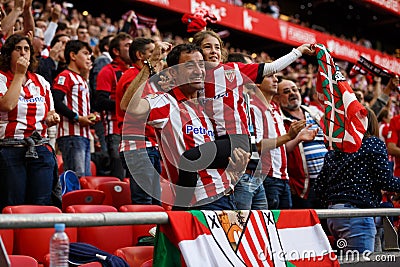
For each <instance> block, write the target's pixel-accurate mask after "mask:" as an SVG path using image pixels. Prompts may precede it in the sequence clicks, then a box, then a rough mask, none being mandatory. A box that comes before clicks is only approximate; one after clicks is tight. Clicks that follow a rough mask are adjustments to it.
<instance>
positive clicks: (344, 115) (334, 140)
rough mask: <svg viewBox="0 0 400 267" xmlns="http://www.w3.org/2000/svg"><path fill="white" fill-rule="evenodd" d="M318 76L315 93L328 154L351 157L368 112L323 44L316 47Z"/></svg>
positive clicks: (365, 122) (364, 129)
mask: <svg viewBox="0 0 400 267" xmlns="http://www.w3.org/2000/svg"><path fill="white" fill-rule="evenodd" d="M315 50H316V54H317V60H318V75H317V85H316V90H317V94H318V98H319V99H320V100H322V103H323V104H324V110H325V117H324V123H323V127H322V128H324V135H325V138H324V139H325V145H326V147H327V149H328V150H339V151H342V152H346V153H354V152H356V151H357V150H358V149H359V148H360V147H361V143H362V139H363V137H364V134H365V132H366V131H367V126H368V119H367V114H368V112H367V110H366V109H365V108H364V106H363V105H362V104H361V103H360V102H358V100H357V98H356V96H355V94H354V92H353V90H352V89H351V87H350V85H349V83H348V82H347V80H346V79H345V77H344V76H343V75H342V73H341V72H340V71H339V67H338V66H336V65H335V63H334V62H333V59H332V57H331V55H330V53H329V51H328V50H327V49H326V47H325V46H324V45H322V44H316V45H315Z"/></svg>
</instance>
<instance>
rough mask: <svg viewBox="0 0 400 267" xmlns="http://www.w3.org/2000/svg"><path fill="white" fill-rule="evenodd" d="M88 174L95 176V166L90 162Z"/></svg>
mask: <svg viewBox="0 0 400 267" xmlns="http://www.w3.org/2000/svg"><path fill="white" fill-rule="evenodd" d="M90 173H91V174H92V175H93V176H96V175H97V167H96V164H95V163H94V162H93V161H90Z"/></svg>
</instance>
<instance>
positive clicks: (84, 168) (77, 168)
mask: <svg viewBox="0 0 400 267" xmlns="http://www.w3.org/2000/svg"><path fill="white" fill-rule="evenodd" d="M57 144H58V148H59V149H60V151H61V154H62V158H63V161H64V170H72V171H74V172H75V173H76V175H78V177H81V176H90V175H91V171H90V140H89V139H88V138H86V137H81V136H75V135H74V136H64V137H60V138H58V139H57Z"/></svg>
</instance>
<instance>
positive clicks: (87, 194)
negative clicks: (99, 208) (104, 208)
mask: <svg viewBox="0 0 400 267" xmlns="http://www.w3.org/2000/svg"><path fill="white" fill-rule="evenodd" d="M104 198H105V194H104V192H103V191H100V190H96V189H81V190H75V191H71V192H68V193H66V194H64V195H63V196H62V210H63V212H65V210H66V208H67V207H68V206H71V205H101V204H103V201H104Z"/></svg>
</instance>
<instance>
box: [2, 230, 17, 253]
mask: <svg viewBox="0 0 400 267" xmlns="http://www.w3.org/2000/svg"><path fill="white" fill-rule="evenodd" d="M0 236H1V240H3V244H4V247H5V248H6V251H7V254H13V247H14V229H0Z"/></svg>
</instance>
